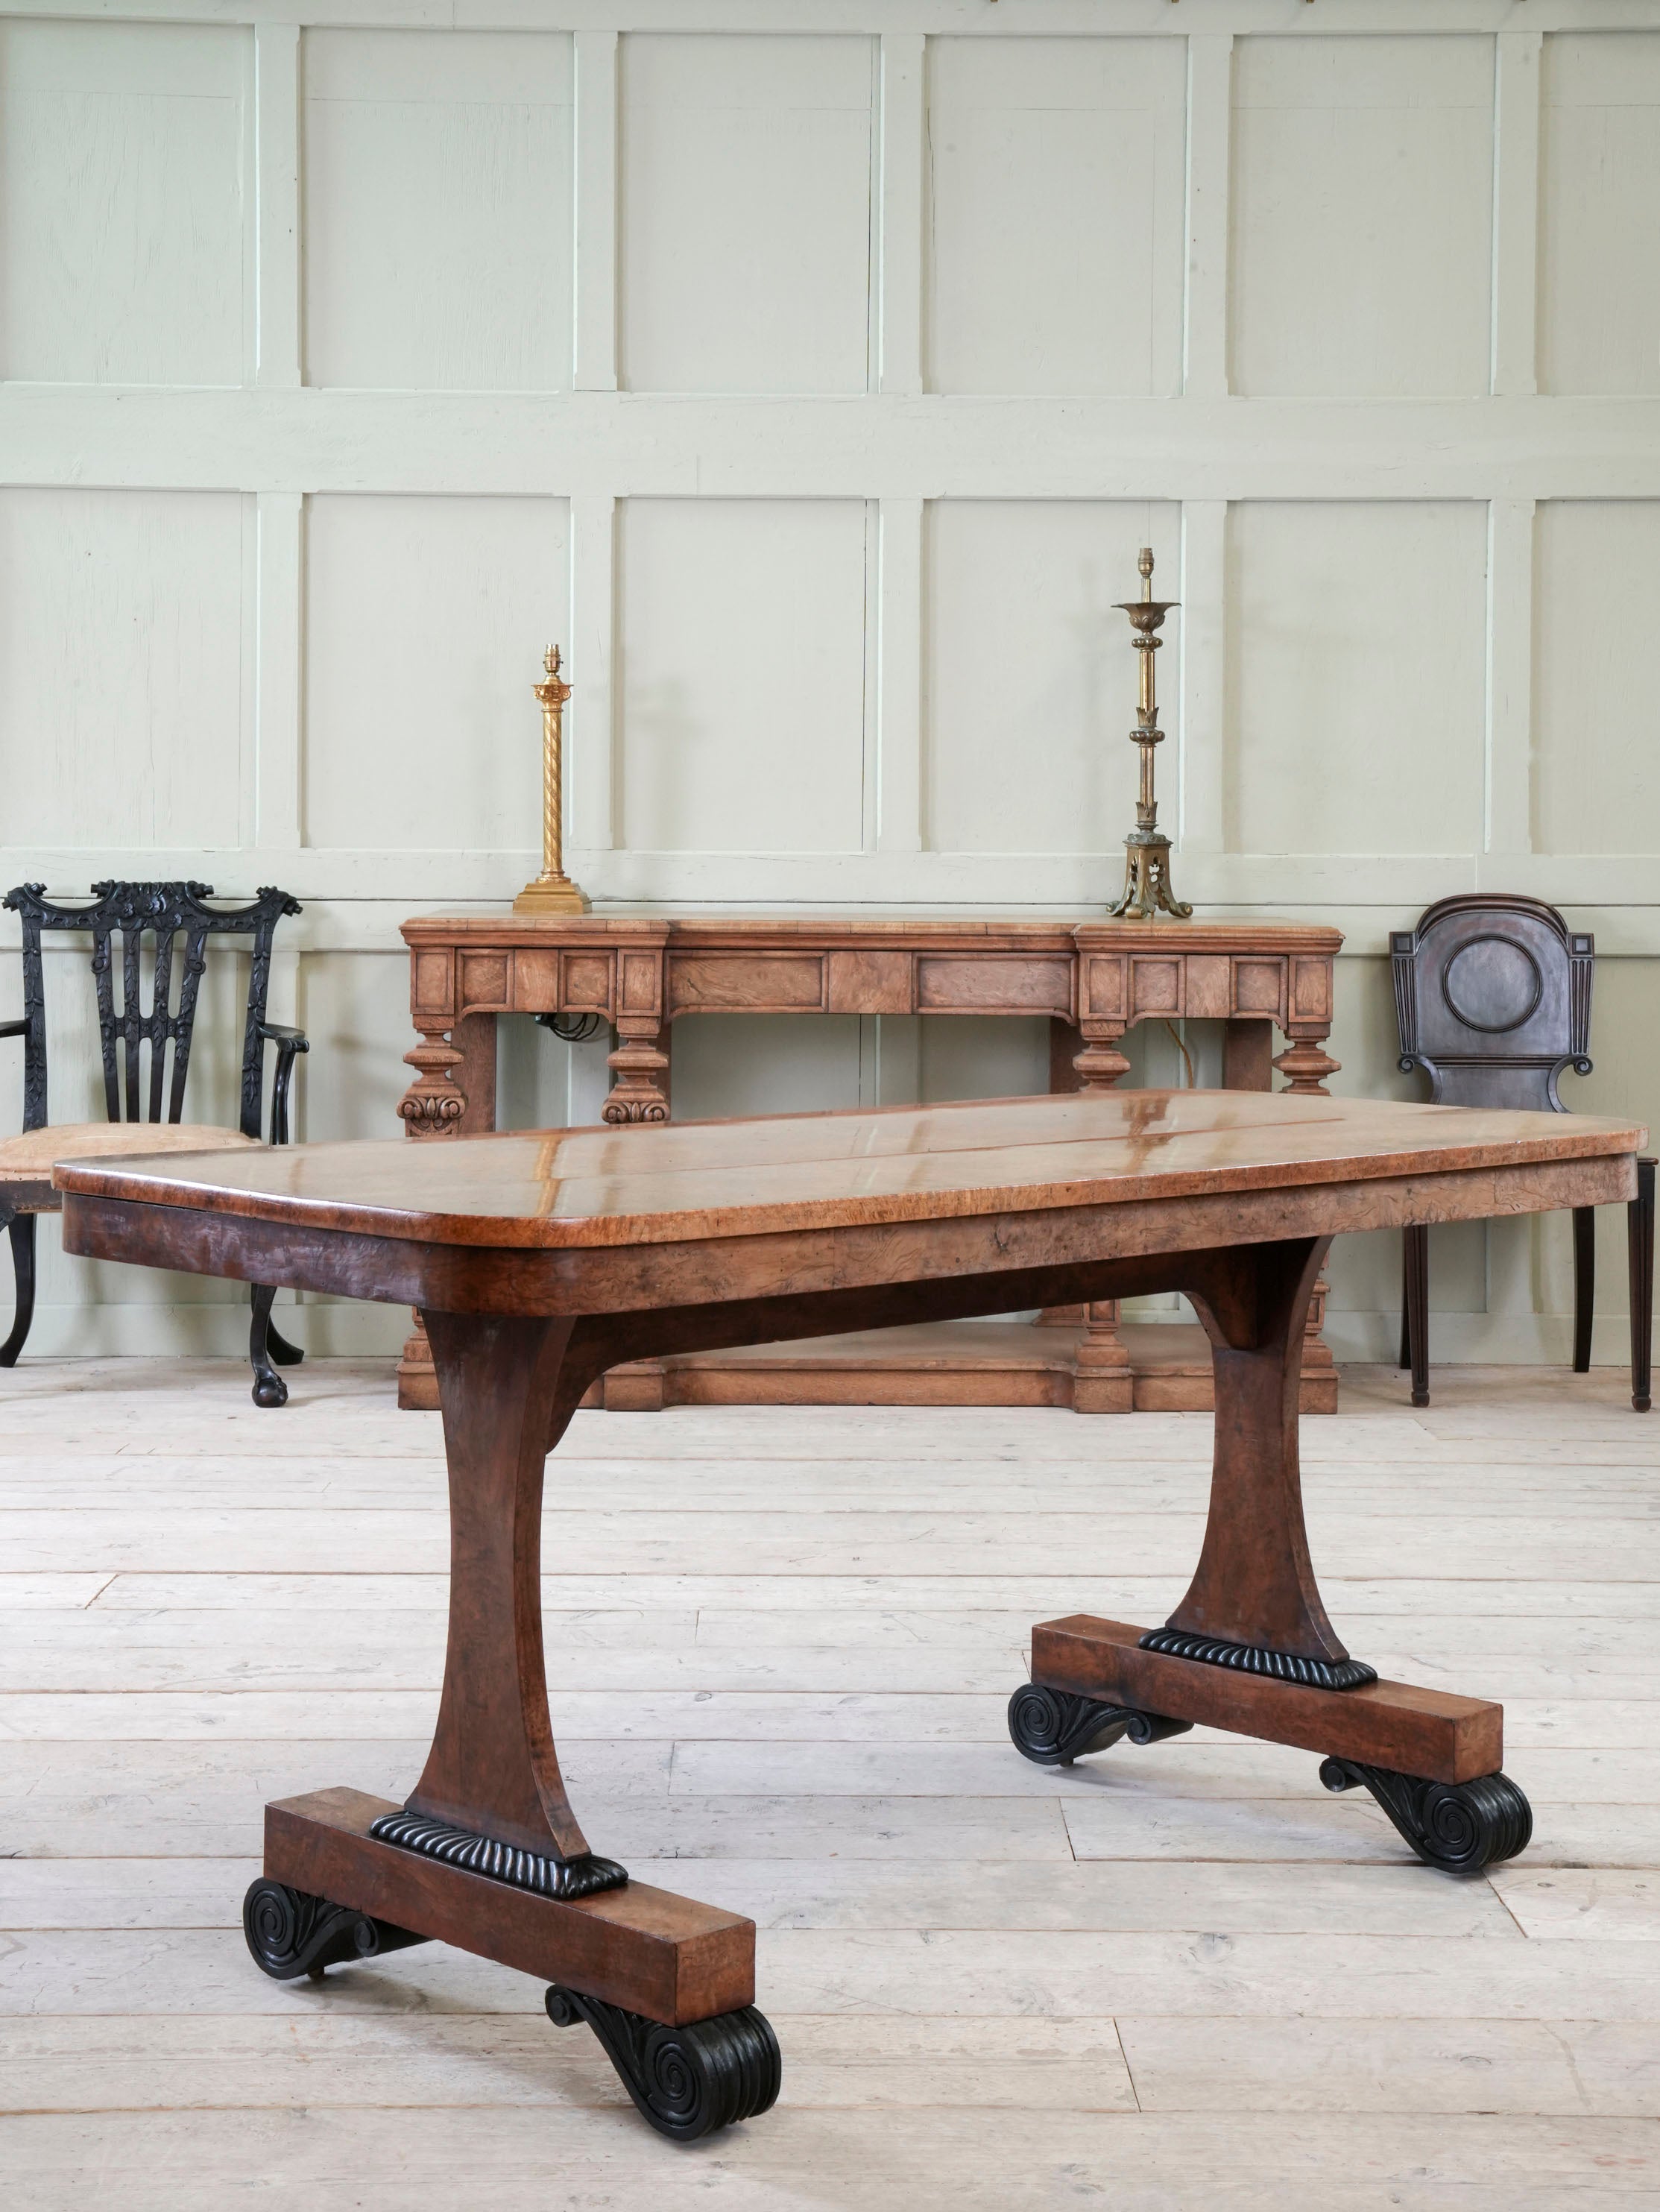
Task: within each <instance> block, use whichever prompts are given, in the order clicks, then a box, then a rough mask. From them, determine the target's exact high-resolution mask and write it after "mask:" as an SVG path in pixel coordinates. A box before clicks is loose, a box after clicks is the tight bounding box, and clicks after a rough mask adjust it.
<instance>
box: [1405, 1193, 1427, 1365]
mask: <svg viewBox="0 0 1660 2212" xmlns="http://www.w3.org/2000/svg"><path fill="white" fill-rule="evenodd" d="M1404 1233H1405V1237H1406V1290H1405V1296H1404V1297H1403V1301H1402V1304H1403V1319H1404V1337H1405V1343H1406V1346H1407V1347H1408V1349H1409V1361H1410V1364H1411V1368H1412V1402H1413V1404H1414V1405H1415V1406H1427V1405H1428V1403H1429V1231H1428V1230H1427V1228H1426V1227H1425V1226H1424V1225H1423V1224H1422V1223H1421V1222H1414V1223H1412V1224H1411V1225H1409V1227H1408V1228H1407V1230H1406V1231H1405V1232H1404Z"/></svg>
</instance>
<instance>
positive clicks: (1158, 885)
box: [1107, 545, 1193, 921]
mask: <svg viewBox="0 0 1660 2212" xmlns="http://www.w3.org/2000/svg"><path fill="white" fill-rule="evenodd" d="M1136 568H1138V570H1139V571H1140V572H1141V579H1142V596H1141V597H1140V599H1120V600H1118V602H1117V604H1118V606H1119V607H1121V608H1122V609H1123V611H1124V613H1125V614H1127V615H1128V616H1129V617H1130V629H1132V630H1134V632H1135V633H1136V635H1135V638H1134V641H1133V642H1134V644H1135V647H1136V652H1137V653H1140V655H1141V656H1142V681H1141V705H1140V711H1139V713H1138V714H1137V716H1136V726H1135V728H1134V729H1133V730H1132V731H1131V732H1130V740H1131V742H1132V743H1133V744H1138V745H1139V746H1140V747H1141V749H1142V781H1141V790H1140V793H1139V794H1138V796H1137V798H1136V827H1135V828H1134V829H1132V830H1131V831H1130V835H1129V836H1127V837H1126V838H1125V839H1124V896H1123V897H1122V898H1121V899H1120V900H1119V901H1118V904H1117V906H1114V907H1109V908H1107V912H1108V913H1109V914H1114V915H1124V916H1126V917H1127V918H1128V919H1129V920H1130V921H1152V920H1153V918H1154V915H1158V914H1160V913H1163V914H1169V915H1176V916H1177V917H1178V919H1185V918H1186V916H1187V915H1190V914H1191V913H1192V911H1193V909H1192V908H1191V907H1190V906H1184V905H1183V904H1182V902H1181V901H1180V900H1179V899H1178V897H1177V896H1176V895H1175V893H1174V892H1173V891H1172V890H1171V888H1170V840H1169V838H1168V837H1166V836H1165V835H1164V833H1163V831H1162V830H1161V829H1160V827H1159V802H1158V800H1157V799H1155V798H1154V793H1153V748H1154V745H1158V744H1163V743H1164V732H1163V731H1162V730H1161V729H1160V727H1159V726H1158V724H1159V706H1158V697H1157V684H1156V681H1155V678H1154V666H1153V656H1154V653H1156V652H1157V651H1158V649H1159V647H1160V646H1161V645H1162V644H1163V643H1164V640H1163V639H1162V638H1161V637H1160V636H1159V635H1158V631H1159V628H1160V624H1161V623H1163V621H1164V618H1165V617H1166V615H1167V614H1168V613H1169V612H1170V610H1171V609H1172V607H1174V606H1179V605H1180V604H1181V602H1180V601H1179V600H1178V599H1154V596H1153V549H1152V547H1151V546H1150V545H1143V546H1142V550H1141V557H1140V559H1139V560H1138V561H1137V562H1136Z"/></svg>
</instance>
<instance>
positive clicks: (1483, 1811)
mask: <svg viewBox="0 0 1660 2212" xmlns="http://www.w3.org/2000/svg"><path fill="white" fill-rule="evenodd" d="M1320 1779H1321V1781H1322V1782H1323V1783H1324V1784H1325V1786H1326V1788H1327V1789H1328V1790H1357V1789H1366V1790H1370V1791H1371V1792H1372V1796H1374V1797H1375V1798H1376V1799H1377V1800H1378V1803H1379V1804H1380V1805H1381V1806H1382V1807H1383V1808H1384V1812H1385V1813H1387V1814H1388V1815H1389V1817H1390V1820H1392V1821H1393V1822H1394V1824H1395V1826H1396V1829H1397V1830H1398V1831H1399V1832H1400V1833H1401V1834H1402V1835H1403V1836H1404V1837H1405V1838H1406V1840H1407V1841H1408V1843H1409V1844H1411V1846H1412V1848H1413V1850H1415V1851H1416V1852H1417V1854H1418V1856H1419V1857H1420V1858H1421V1859H1422V1860H1423V1862H1424V1863H1425V1865H1426V1866H1433V1867H1439V1868H1440V1869H1442V1871H1443V1872H1444V1873H1446V1874H1479V1873H1480V1872H1481V1869H1482V1868H1483V1867H1487V1866H1494V1865H1496V1864H1497V1863H1498V1862H1499V1860H1500V1859H1513V1858H1514V1857H1516V1855H1517V1853H1518V1851H1524V1850H1526V1849H1527V1847H1528V1844H1529V1842H1530V1840H1531V1838H1532V1835H1533V1808H1532V1807H1531V1806H1530V1804H1529V1803H1528V1801H1527V1799H1526V1798H1525V1797H1524V1796H1523V1795H1522V1793H1521V1791H1520V1790H1518V1788H1517V1786H1516V1784H1514V1783H1513V1782H1512V1780H1511V1778H1510V1777H1509V1776H1508V1775H1507V1774H1484V1775H1482V1776H1481V1778H1480V1780H1479V1781H1475V1782H1425V1781H1422V1780H1421V1779H1420V1778H1419V1777H1418V1776H1416V1775H1415V1774H1397V1773H1396V1771H1394V1769H1393V1768H1392V1767H1388V1766H1367V1765H1364V1764H1363V1763H1362V1762H1361V1761H1360V1759H1322V1760H1321V1762H1320Z"/></svg>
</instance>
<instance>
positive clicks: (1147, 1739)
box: [1009, 1682, 1193, 1766]
mask: <svg viewBox="0 0 1660 2212" xmlns="http://www.w3.org/2000/svg"><path fill="white" fill-rule="evenodd" d="M1192 1725H1193V1723H1192V1722H1191V1721H1172V1720H1166V1719H1165V1717H1164V1716H1163V1715H1162V1714H1160V1713H1141V1712H1136V1711H1133V1710H1132V1709H1131V1708H1130V1707H1129V1706H1127V1705H1101V1704H1100V1703H1099V1702H1098V1701H1097V1700H1096V1699H1094V1698H1080V1697H1075V1696H1074V1695H1073V1693H1072V1692H1071V1691H1069V1690H1045V1689H1044V1688H1043V1687H1042V1686H1041V1685H1040V1684H1039V1683H1037V1682H1027V1683H1024V1684H1022V1686H1021V1687H1020V1688H1019V1689H1018V1690H1016V1691H1015V1694H1014V1696H1013V1697H1012V1698H1011V1699H1009V1738H1010V1741H1012V1742H1013V1744H1014V1746H1015V1750H1016V1751H1018V1752H1019V1753H1020V1754H1021V1758H1022V1759H1030V1760H1031V1761H1032V1763H1033V1765H1034V1766H1070V1765H1071V1764H1072V1762H1073V1760H1074V1759H1081V1758H1082V1757H1083V1756H1084V1754H1085V1753H1086V1752H1091V1751H1106V1750H1107V1749H1109V1748H1110V1747H1111V1746H1112V1745H1113V1744H1115V1743H1117V1742H1118V1739H1119V1737H1120V1736H1124V1735H1127V1736H1128V1737H1129V1738H1130V1741H1131V1743H1138V1744H1147V1743H1162V1742H1163V1741H1165V1739H1166V1737H1167V1736H1172V1735H1185V1734H1186V1732H1187V1730H1188V1729H1190V1728H1191V1727H1192Z"/></svg>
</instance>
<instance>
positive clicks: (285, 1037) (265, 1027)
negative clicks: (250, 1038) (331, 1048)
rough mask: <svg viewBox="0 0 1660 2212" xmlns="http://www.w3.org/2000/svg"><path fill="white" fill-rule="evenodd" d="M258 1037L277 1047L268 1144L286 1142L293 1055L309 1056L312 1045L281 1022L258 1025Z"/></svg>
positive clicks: (283, 1143) (302, 1033)
mask: <svg viewBox="0 0 1660 2212" xmlns="http://www.w3.org/2000/svg"><path fill="white" fill-rule="evenodd" d="M259 1034H260V1036H262V1037H266V1038H269V1040H270V1042H271V1043H272V1044H274V1045H275V1046H276V1073H275V1075H273V1077H272V1078H271V1142H272V1143H273V1144H274V1145H286V1144H287V1143H288V1086H289V1085H290V1084H291V1083H292V1082H293V1080H294V1055H295V1054H297V1053H302V1052H309V1051H310V1050H311V1048H312V1041H311V1039H310V1038H309V1037H308V1036H306V1032H305V1030H296V1029H290V1028H289V1027H288V1025H287V1024H286V1023H283V1022H261V1024H259Z"/></svg>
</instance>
